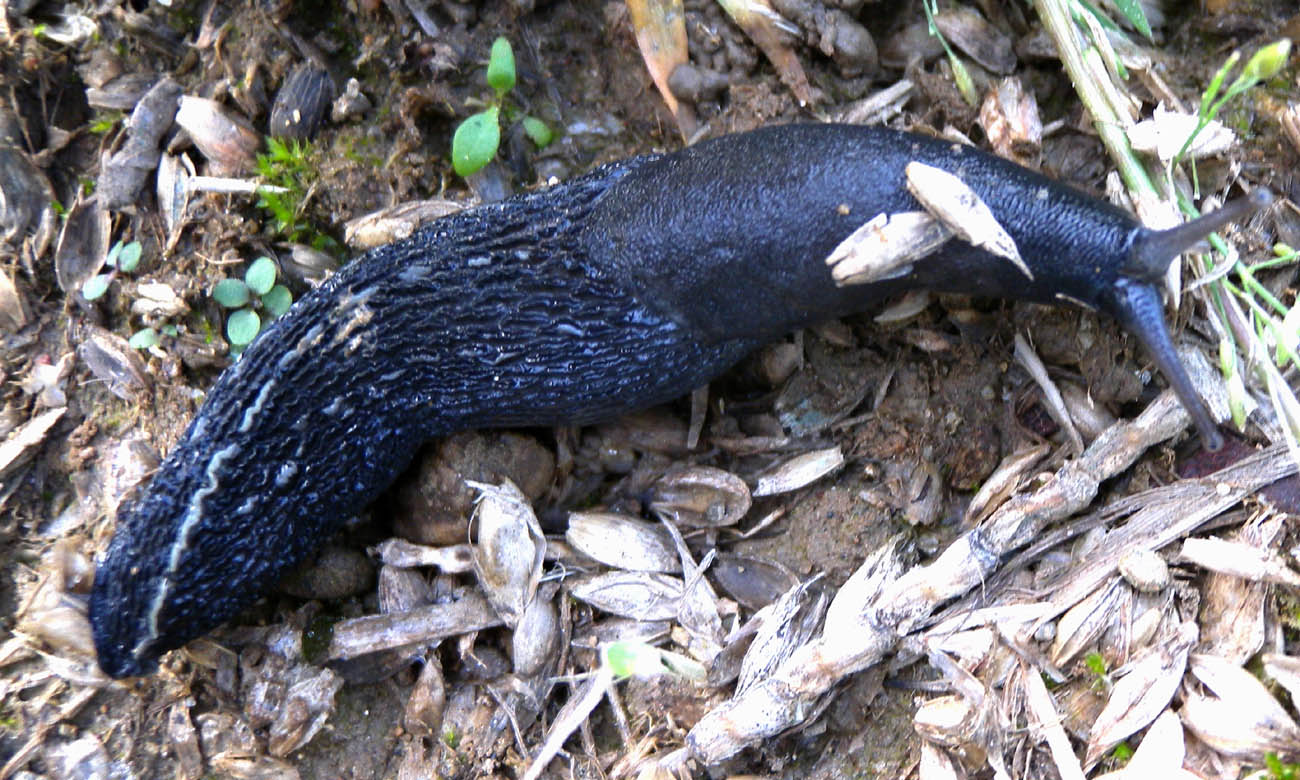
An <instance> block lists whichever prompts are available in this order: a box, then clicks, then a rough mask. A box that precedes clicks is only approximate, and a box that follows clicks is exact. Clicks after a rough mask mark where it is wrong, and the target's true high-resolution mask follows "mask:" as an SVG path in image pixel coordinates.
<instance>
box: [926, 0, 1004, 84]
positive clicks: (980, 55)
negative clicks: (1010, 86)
mask: <svg viewBox="0 0 1300 780" xmlns="http://www.w3.org/2000/svg"><path fill="white" fill-rule="evenodd" d="M934 23H935V25H936V26H937V27H938V28H939V31H940V32H942V33H943V36H944V37H945V38H947V39H948V40H949V41H950V42H952V44H953V45H954V46H956V47H957V48H959V49H961V50H962V51H964V52H966V53H967V54H969V55H970V58H971V59H973V60H975V61H976V62H978V63H979V64H980V65H981V66H982V67H984V68H986V69H988V70H991V71H993V72H994V73H997V74H998V75H1001V76H1005V75H1007V74H1009V73H1011V72H1012V71H1013V70H1015V69H1016V53H1015V51H1014V47H1013V45H1012V42H1011V39H1010V38H1008V37H1007V36H1005V35H1003V34H1002V33H1001V32H999V31H998V29H997V28H996V27H994V26H993V25H991V24H989V23H988V22H986V21H984V17H982V16H980V14H979V12H978V11H976V10H975V9H973V8H966V7H960V6H959V7H957V8H952V9H950V10H947V11H943V12H941V13H938V14H935V17H934Z"/></svg>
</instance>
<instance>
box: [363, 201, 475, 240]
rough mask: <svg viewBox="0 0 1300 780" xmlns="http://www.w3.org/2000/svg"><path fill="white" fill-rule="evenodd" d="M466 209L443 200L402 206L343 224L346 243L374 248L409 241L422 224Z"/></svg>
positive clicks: (417, 202)
mask: <svg viewBox="0 0 1300 780" xmlns="http://www.w3.org/2000/svg"><path fill="white" fill-rule="evenodd" d="M462 208H464V205H463V204H461V203H457V202H456V201H451V200H444V199H442V198H433V199H432V200H417V201H412V202H410V203H399V204H397V205H396V206H389V207H388V208H385V209H380V210H379V211H372V212H370V213H369V214H363V215H361V216H359V217H357V218H355V219H350V220H348V221H347V222H345V223H343V242H344V243H346V244H347V245H348V246H350V247H352V248H353V249H358V250H360V249H371V248H373V247H377V246H379V245H380V244H388V243H392V242H393V241H398V240H400V239H403V238H406V237H407V236H409V235H411V234H412V233H414V232H415V229H416V228H418V227H420V226H421V225H423V224H425V223H428V222H432V221H433V220H435V219H440V218H442V217H445V216H447V215H448V214H455V213H456V212H457V211H460V210H461V209H462Z"/></svg>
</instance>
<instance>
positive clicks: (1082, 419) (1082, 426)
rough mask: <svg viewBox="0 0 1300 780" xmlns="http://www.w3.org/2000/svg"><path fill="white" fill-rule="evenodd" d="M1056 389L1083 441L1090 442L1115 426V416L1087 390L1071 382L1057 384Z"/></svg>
mask: <svg viewBox="0 0 1300 780" xmlns="http://www.w3.org/2000/svg"><path fill="white" fill-rule="evenodd" d="M1056 387H1057V389H1059V390H1060V391H1061V399H1062V400H1063V401H1065V409H1066V411H1068V412H1069V413H1070V419H1071V420H1073V421H1074V426H1075V427H1076V428H1077V429H1078V430H1079V434H1080V435H1082V436H1083V439H1084V441H1087V442H1091V441H1092V440H1093V439H1096V438H1097V437H1098V436H1100V435H1101V434H1102V433H1104V432H1105V431H1106V429H1107V428H1110V427H1111V426H1112V425H1114V424H1115V415H1113V414H1111V413H1110V410H1109V409H1107V408H1106V407H1105V406H1103V405H1102V404H1100V403H1097V402H1096V401H1094V400H1093V399H1092V396H1091V395H1089V394H1088V391H1087V390H1085V389H1083V388H1082V387H1080V386H1079V385H1076V384H1075V383H1073V382H1057V384H1056Z"/></svg>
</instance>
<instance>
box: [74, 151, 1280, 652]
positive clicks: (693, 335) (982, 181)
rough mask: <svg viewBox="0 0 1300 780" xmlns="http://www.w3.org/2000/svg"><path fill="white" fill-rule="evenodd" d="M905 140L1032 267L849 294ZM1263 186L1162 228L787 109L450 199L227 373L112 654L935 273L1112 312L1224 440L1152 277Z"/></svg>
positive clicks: (1058, 190) (155, 525)
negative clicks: (449, 439) (471, 457)
mask: <svg viewBox="0 0 1300 780" xmlns="http://www.w3.org/2000/svg"><path fill="white" fill-rule="evenodd" d="M912 160H917V161H920V162H923V163H927V164H929V165H931V166H935V167H938V168H943V169H945V170H948V171H950V172H953V173H956V174H958V175H959V176H960V177H961V178H962V179H963V180H964V181H965V182H966V183H967V184H968V185H969V186H970V187H971V188H972V189H973V190H975V192H976V193H978V195H979V196H980V197H981V198H982V199H983V200H984V201H985V202H986V203H987V204H988V206H989V207H990V208H991V209H992V211H993V214H994V215H995V216H996V217H997V219H998V220H999V221H1000V222H1001V224H1002V225H1003V227H1005V228H1006V230H1007V231H1008V232H1009V233H1010V234H1011V236H1012V237H1013V238H1014V239H1015V241H1016V244H1017V245H1018V247H1019V250H1020V254H1021V256H1022V257H1023V258H1024V260H1025V262H1026V263H1027V264H1028V266H1029V267H1030V269H1031V270H1032V272H1033V279H1032V281H1031V280H1029V279H1027V278H1026V277H1025V276H1024V275H1023V274H1022V273H1021V271H1019V270H1017V269H1016V268H1015V266H1013V265H1012V264H1011V263H1009V262H1007V261H1005V260H1002V259H998V258H995V257H994V256H992V255H990V254H988V253H987V252H985V251H983V250H981V249H976V248H974V247H972V246H970V245H968V244H964V243H962V242H960V241H952V242H949V243H948V244H947V245H945V246H944V247H943V248H942V249H941V250H940V251H939V252H938V253H936V254H935V255H934V256H932V257H930V258H927V259H926V260H924V261H921V262H919V263H916V264H915V267H914V268H913V270H912V271H911V273H909V274H908V275H906V276H903V277H900V278H894V279H889V280H885V281H879V282H875V283H871V284H863V285H856V286H849V287H843V288H841V287H836V286H835V284H834V283H833V282H832V280H831V275H830V272H829V270H828V268H827V265H826V263H825V258H826V256H827V255H828V254H829V253H830V252H831V251H832V249H834V248H835V247H836V246H837V245H838V244H839V243H840V241H841V240H842V239H844V238H845V237H846V236H847V235H848V234H849V233H851V232H852V231H854V230H855V229H856V228H858V227H859V226H860V225H862V224H863V223H864V222H865V221H867V220H869V219H871V218H872V217H873V216H875V215H877V214H879V213H882V212H885V213H896V212H900V211H909V210H916V209H918V208H919V207H918V205H917V203H916V202H915V201H914V200H913V198H912V197H911V195H909V194H908V192H907V190H906V189H905V187H904V174H903V169H904V166H905V165H906V164H907V163H908V162H909V161H912ZM1255 200H1256V201H1257V202H1255V203H1251V204H1246V201H1239V202H1237V203H1235V204H1233V205H1232V206H1230V207H1229V208H1227V209H1223V210H1221V211H1219V212H1216V213H1215V214H1212V215H1210V216H1208V217H1205V218H1202V219H1201V220H1198V221H1196V222H1194V223H1190V224H1188V225H1184V226H1182V227H1180V228H1176V229H1173V230H1168V231H1161V232H1156V231H1152V230H1148V229H1146V228H1144V227H1142V226H1141V225H1139V224H1138V223H1137V222H1136V221H1135V220H1134V218H1133V217H1131V216H1130V215H1129V214H1127V213H1125V212H1124V211H1122V210H1120V209H1118V208H1115V207H1114V206H1111V205H1109V204H1107V203H1104V202H1101V201H1098V200H1096V199H1093V198H1090V197H1087V196H1085V195H1082V194H1080V193H1077V192H1075V191H1074V190H1072V189H1070V188H1068V187H1064V186H1062V185H1060V184H1057V183H1055V182H1053V181H1051V180H1049V179H1046V178H1044V177H1042V176H1040V175H1038V174H1036V173H1033V172H1031V171H1028V170H1026V169H1024V168H1021V167H1019V166H1016V165H1014V164H1012V163H1009V162H1006V161H1004V160H1001V159H999V158H996V157H993V156H991V155H988V154H985V153H982V152H979V151H976V150H974V149H971V148H967V147H963V146H957V145H954V144H951V143H947V142H944V141H939V140H935V139H931V138H925V137H920V136H916V135H910V134H907V133H901V132H896V131H892V130H887V129H881V128H867V127H855V126H846V125H788V126H783V127H769V128H765V129H762V130H757V131H754V132H751V133H745V134H741V135H733V136H728V137H724V138H718V139H715V140H712V141H706V142H704V143H701V144H699V145H697V146H693V147H691V148H688V149H684V150H682V151H680V152H677V153H675V154H669V155H664V156H653V155H652V156H646V157H637V158H633V159H630V160H626V161H623V162H618V163H613V164H610V165H606V166H604V167H602V168H599V169H597V170H596V171H594V172H593V173H590V174H588V175H586V176H583V177H581V178H578V179H575V180H573V181H570V182H568V183H566V184H561V185H558V186H555V187H552V188H550V189H546V190H543V191H540V192H535V193H532V194H526V195H521V196H519V197H516V198H512V199H511V200H508V201H505V202H502V203H498V204H492V205H487V206H482V207H479V208H475V209H471V210H468V211H465V212H462V213H460V214H456V215H454V216H451V217H447V218H444V219H441V220H439V221H437V222H435V223H433V224H431V225H428V226H427V227H425V228H423V229H421V230H419V231H418V232H417V233H415V234H414V235H412V236H411V237H410V238H408V239H405V240H402V241H398V242H395V243H392V244H389V245H387V246H382V247H379V248H377V249H375V250H373V251H371V252H369V253H367V254H366V255H364V256H363V257H361V258H359V259H358V260H356V261H355V262H353V263H352V264H350V265H349V266H347V267H346V268H344V269H343V270H342V271H340V272H339V273H337V274H335V275H334V276H333V277H332V278H331V279H330V280H329V281H328V282H326V283H325V284H323V285H321V286H320V287H319V288H317V289H316V290H314V291H312V292H311V293H310V294H308V295H306V296H305V297H304V298H303V299H302V300H300V301H299V302H298V303H297V304H296V305H294V307H293V309H292V310H291V311H290V312H289V313H288V314H286V315H285V316H283V317H281V318H280V319H279V320H277V321H276V322H275V324H274V325H273V326H272V327H271V328H269V329H268V330H267V331H266V332H265V333H263V334H262V335H261V337H259V338H258V339H257V340H256V341H255V343H253V344H252V345H251V346H250V347H249V348H248V350H247V351H245V353H244V355H243V358H242V359H241V360H240V361H239V362H238V363H236V364H234V365H233V366H231V367H230V368H229V369H228V370H227V371H226V372H225V373H224V374H222V375H221V378H220V379H219V380H218V381H217V383H216V386H215V387H213V388H212V390H211V392H210V393H209V395H208V398H207V401H206V402H205V403H204V404H203V407H202V408H201V409H200V410H199V412H198V414H197V416H196V417H195V418H194V420H193V422H191V423H190V426H189V428H188V429H187V430H186V432H185V434H184V436H183V437H182V438H181V440H180V442H179V443H178V444H177V445H176V447H175V449H174V450H173V451H172V452H171V454H170V455H169V456H168V458H167V460H166V462H165V463H164V464H163V465H162V467H161V468H160V469H159V471H158V473H157V474H156V475H155V476H154V478H153V482H152V483H151V484H150V485H149V486H148V487H147V488H145V489H143V490H142V492H141V493H140V494H139V496H138V497H137V498H135V499H134V500H132V501H131V502H129V506H127V507H124V508H123V510H122V511H121V512H120V513H119V519H118V526H117V530H116V534H115V536H114V537H113V541H112V543H111V544H110V545H109V548H108V551H107V553H106V555H105V556H104V557H103V559H102V561H101V562H100V564H99V568H98V571H97V573H96V576H95V583H94V592H93V595H92V597H91V607H90V614H91V621H92V624H93V628H94V638H95V646H96V649H97V651H98V655H99V664H100V666H101V668H103V670H104V671H105V672H106V673H108V674H110V675H112V676H114V677H124V676H128V675H136V674H144V673H148V672H150V671H152V670H153V669H154V668H155V667H156V665H157V659H158V657H159V656H160V655H161V654H162V653H164V652H165V651H167V650H170V649H173V648H176V647H180V646H181V645H183V644H185V643H186V642H187V641H189V640H190V639H192V638H194V637H196V636H199V635H201V634H203V633H205V632H207V631H208V630H210V629H212V628H213V627H215V626H217V625H218V624H220V623H222V622H223V621H225V620H226V619H228V618H230V617H231V616H233V615H235V614H236V613H237V612H239V611H240V610H241V609H242V608H244V607H245V606H246V605H248V604H249V603H250V602H251V601H252V600H254V599H256V598H257V597H258V596H259V595H260V594H261V593H262V592H263V591H264V590H265V589H266V588H267V587H269V586H270V585H272V584H273V583H274V582H275V581H276V579H277V578H278V577H280V576H281V575H282V574H283V573H284V572H285V571H286V570H287V569H288V568H289V567H291V566H293V565H294V564H296V563H298V562H299V561H301V560H302V559H303V558H304V557H305V556H306V555H307V554H308V553H309V552H311V551H312V550H313V549H314V548H315V547H316V546H317V545H318V544H319V543H320V542H322V541H323V540H325V539H326V538H327V537H328V536H329V535H330V534H331V533H332V532H333V531H335V530H336V529H337V528H338V527H339V525H340V523H341V522H342V521H343V520H344V519H345V518H347V517H348V516H350V515H352V514H354V513H355V512H357V511H358V510H360V509H361V508H362V507H364V506H365V505H366V504H367V502H369V501H371V500H372V499H373V498H374V497H375V496H376V494H377V493H379V492H380V491H382V490H383V489H384V488H385V487H387V486H388V485H389V483H391V482H392V481H393V479H394V478H395V477H396V475H397V474H398V473H399V472H400V471H401V470H402V468H403V467H404V466H406V465H407V463H408V462H409V461H410V460H411V458H412V457H413V455H414V454H415V452H416V450H417V448H418V447H419V446H420V445H421V444H422V443H423V442H425V441H427V440H429V439H431V438H434V437H437V436H442V435H445V434H448V433H451V432H454V431H458V430H462V429H467V428H486V427H498V426H525V425H527V426H533V425H554V424H565V423H587V422H592V421H595V420H599V419H603V418H609V417H612V416H615V415H619V414H622V413H625V412H629V411H632V410H635V409H638V408H641V407H645V406H649V405H652V404H656V403H659V402H662V401H666V400H669V399H671V398H674V397H676V396H679V395H681V394H683V393H685V392H687V391H689V390H691V389H692V388H694V387H697V386H699V385H702V384H704V383H705V382H707V381H708V380H709V379H710V378H712V377H714V376H716V375H717V374H718V373H720V372H722V371H723V370H725V369H726V368H728V367H729V366H731V365H732V364H733V363H735V362H736V361H737V360H739V359H740V358H741V357H742V356H744V355H745V354H746V353H748V352H750V351H751V350H753V349H754V348H755V347H757V346H759V345H761V344H763V343H764V342H766V341H768V340H771V339H773V338H775V337H778V336H780V335H782V334H784V333H787V332H789V331H791V330H793V329H795V328H799V327H801V326H804V325H808V324H811V323H815V322H817V321H820V320H823V319H826V318H830V317H836V316H839V315H843V314H847V313H850V312H854V311H858V310H861V309H864V308H867V307H870V306H871V305H872V304H875V303H877V302H878V301H880V300H881V299H883V298H885V297H887V296H890V295H893V294H895V293H898V292H900V291H903V290H909V289H914V288H918V287H928V288H932V289H938V290H949V291H957V292H963V293H971V294H978V295H987V296H1002V297H1011V298H1020V299H1027V300H1032V301H1039V302H1043V303H1061V302H1063V301H1071V302H1079V303H1083V304H1086V305H1089V306H1092V307H1095V308H1097V309H1100V310H1101V311H1104V312H1107V313H1108V314H1110V315H1111V316H1113V317H1116V318H1117V319H1118V320H1119V321H1120V322H1121V323H1123V325H1124V326H1125V327H1126V328H1127V329H1128V330H1129V331H1131V332H1132V333H1133V334H1134V335H1136V336H1137V337H1138V338H1139V339H1140V340H1141V341H1142V343H1143V344H1145V346H1146V347H1147V349H1148V350H1149V352H1150V354H1151V356H1152V358H1153V359H1154V361H1155V362H1156V364H1157V365H1158V366H1159V367H1160V369H1161V371H1162V372H1163V373H1164V375H1165V378H1166V379H1167V380H1168V381H1169V383H1170V384H1171V385H1172V386H1173V388H1174V389H1175V390H1176V391H1177V392H1178V395H1179V397H1180V398H1181V399H1182V402H1183V404H1184V405H1185V406H1186V407H1187V410H1188V412H1190V414H1191V416H1192V419H1193V420H1194V421H1195V424H1196V426H1197V428H1198V429H1199V431H1200V434H1201V436H1202V438H1203V440H1204V442H1205V443H1206V444H1207V445H1208V446H1212V447H1213V446H1216V445H1217V444H1218V443H1219V442H1220V435H1219V433H1218V431H1217V430H1216V428H1215V425H1214V423H1213V421H1212V420H1211V418H1210V415H1209V414H1208V412H1207V411H1206V409H1205V407H1204V406H1203V405H1202V402H1201V400H1200V399H1199V397H1198V396H1197V395H1196V393H1195V391H1194V390H1193V389H1192V387H1191V384H1190V382H1189V380H1188V378H1187V375H1186V373H1185V372H1184V370H1183V367H1182V366H1181V365H1180V364H1179V362H1178V359H1177V357H1176V356H1175V353H1174V351H1173V347H1172V344H1171V343H1170V339H1169V334H1168V331H1167V329H1166V326H1165V322H1164V318H1163V312H1162V309H1161V301H1160V294H1159V292H1158V289H1157V285H1158V284H1159V280H1160V278H1161V276H1162V275H1163V273H1164V271H1165V269H1166V268H1167V266H1168V264H1169V263H1170V261H1171V260H1173V259H1174V257H1175V256H1176V255H1177V254H1178V253H1179V252H1180V251H1182V250H1183V249H1185V248H1187V247H1188V246H1189V245H1191V244H1192V243H1194V242H1195V241H1197V240H1199V239H1200V238H1201V237H1202V236H1204V235H1205V234H1206V233H1208V232H1209V231H1210V230H1212V229H1215V228H1217V227H1219V226H1221V225H1222V224H1223V223H1225V222H1226V221H1227V220H1228V219H1229V218H1233V217H1239V216H1241V215H1242V214H1244V213H1247V211H1248V210H1249V209H1250V208H1253V207H1256V206H1258V205H1259V202H1262V200H1263V198H1256V199H1255Z"/></svg>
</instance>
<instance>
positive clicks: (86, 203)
mask: <svg viewBox="0 0 1300 780" xmlns="http://www.w3.org/2000/svg"><path fill="white" fill-rule="evenodd" d="M109 227H110V226H109V218H108V209H106V208H104V206H103V204H102V203H100V201H99V198H96V197H94V196H93V195H92V196H91V197H89V198H87V199H85V200H81V201H79V202H78V203H77V205H75V206H73V207H72V210H71V211H69V212H68V218H67V219H66V220H64V222H63V230H62V231H61V232H60V233H59V243H58V246H57V247H56V248H55V250H54V276H55V278H56V279H57V280H58V282H59V288H60V289H62V290H63V291H64V292H65V293H67V294H69V295H75V300H77V301H83V300H84V299H82V298H81V286H82V285H83V284H85V283H86V281H87V280H89V279H90V277H92V276H94V275H95V274H96V273H99V269H100V268H101V267H103V265H104V258H105V257H106V256H107V255H108V237H109Z"/></svg>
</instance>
